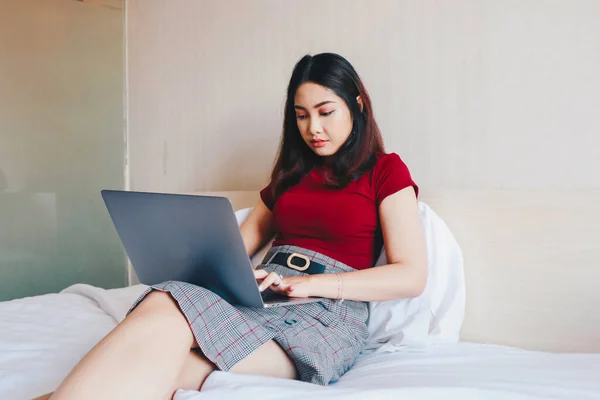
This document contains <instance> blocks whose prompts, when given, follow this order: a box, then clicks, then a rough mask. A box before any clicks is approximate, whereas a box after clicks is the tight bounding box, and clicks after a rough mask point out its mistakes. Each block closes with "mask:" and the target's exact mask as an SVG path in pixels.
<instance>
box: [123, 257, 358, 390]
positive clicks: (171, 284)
mask: <svg viewBox="0 0 600 400" xmlns="http://www.w3.org/2000/svg"><path fill="white" fill-rule="evenodd" d="M278 252H283V253H300V254H304V255H306V256H308V257H309V258H310V259H311V260H314V261H315V262H318V263H321V264H323V265H325V271H324V273H329V274H330V273H336V272H350V271H354V269H353V268H352V267H349V266H348V265H346V264H343V263H341V262H339V261H336V260H334V259H332V258H330V257H327V256H325V255H323V254H321V253H318V252H315V251H311V250H307V249H304V248H301V247H297V246H289V245H285V246H275V247H272V248H271V249H270V250H269V251H268V253H267V255H266V256H265V258H264V259H263V261H262V262H263V263H262V264H260V265H259V266H258V267H257V269H264V270H266V271H267V272H272V271H275V272H277V273H278V274H281V275H283V276H297V275H306V274H305V273H304V272H300V271H297V270H295V269H292V268H289V267H287V266H284V265H279V264H275V263H270V262H269V260H271V259H272V257H273V256H274V255H275V254H276V253H278ZM152 290H160V291H163V292H169V293H170V294H171V296H172V297H173V298H174V299H175V300H176V301H177V303H178V304H179V307H180V309H181V311H182V313H183V314H184V316H185V317H186V319H187V321H188V324H189V326H190V329H191V330H192V332H193V334H194V337H195V339H196V341H197V342H198V345H199V347H200V350H201V351H202V353H203V354H204V356H205V357H206V358H207V359H208V360H210V361H211V362H212V363H213V364H214V365H215V366H216V367H217V368H218V369H220V370H222V371H228V370H229V369H230V368H231V367H233V366H234V365H235V364H236V363H237V362H238V361H241V360H242V359H244V358H245V357H247V356H248V355H250V354H251V353H252V352H253V351H254V350H256V349H257V348H258V347H260V346H261V345H262V344H264V343H266V342H267V341H269V340H271V339H273V340H274V341H275V342H277V343H278V344H279V345H280V346H281V347H282V348H283V350H285V352H286V353H287V354H288V355H289V356H290V358H291V359H292V360H293V362H294V364H295V366H296V369H297V370H298V373H299V376H300V379H301V380H302V381H305V382H311V383H316V384H319V385H327V384H329V383H331V382H334V381H336V380H338V379H339V378H340V377H341V376H342V375H343V374H344V373H346V372H347V371H348V370H349V369H350V367H352V365H353V364H354V362H355V360H356V358H357V356H358V355H359V353H360V352H361V351H362V349H363V348H364V346H365V344H366V341H367V338H368V336H369V332H368V330H367V326H366V321H367V318H368V315H369V314H368V313H369V311H368V307H367V303H366V302H360V301H349V300H345V301H344V302H341V303H340V302H339V301H336V300H332V299H324V300H322V301H320V302H315V303H307V304H298V305H290V306H281V307H273V308H250V307H243V306H238V305H231V304H229V303H228V302H226V301H225V300H223V299H222V298H221V297H219V296H218V295H216V294H215V293H213V292H211V291H210V290H207V289H205V288H202V287H199V286H196V285H192V284H190V283H185V282H178V281H168V282H163V283H160V284H157V285H152V286H150V287H148V289H147V290H146V291H145V292H144V293H143V294H142V295H141V296H140V297H139V299H137V300H136V301H135V302H134V304H133V305H132V306H131V308H130V309H129V311H128V312H127V314H129V313H131V312H132V311H133V310H134V309H135V307H136V306H137V305H138V304H139V303H140V302H141V301H142V300H143V299H144V297H145V296H146V295H148V294H149V293H150V292H151V291H152Z"/></svg>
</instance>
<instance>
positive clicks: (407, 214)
mask: <svg viewBox="0 0 600 400" xmlns="http://www.w3.org/2000/svg"><path fill="white" fill-rule="evenodd" d="M379 216H380V221H381V230H382V233H383V241H384V246H385V253H386V255H387V259H388V263H389V264H386V265H382V266H380V267H376V268H369V269H365V270H361V271H355V272H348V273H344V274H343V276H342V279H343V289H344V298H346V299H349V300H361V301H384V300H392V299H398V298H408V297H417V296H419V295H420V294H421V293H422V292H423V290H424V289H425V284H426V281H427V250H426V247H425V236H424V233H423V228H422V225H421V221H420V220H419V211H418V205H417V201H416V196H415V192H414V189H413V188H412V187H408V188H405V189H403V190H401V191H399V192H397V193H394V194H393V195H390V196H388V197H386V198H385V199H384V200H383V201H382V202H381V205H380V207H379ZM314 278H315V279H314V283H313V285H314V289H313V290H314V293H313V294H312V295H313V296H320V297H329V298H336V296H337V293H338V288H337V286H338V282H337V277H336V276H327V275H319V276H314Z"/></svg>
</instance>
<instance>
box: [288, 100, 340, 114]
mask: <svg viewBox="0 0 600 400" xmlns="http://www.w3.org/2000/svg"><path fill="white" fill-rule="evenodd" d="M329 103H335V101H332V100H325V101H322V102H320V103H319V104H315V105H314V106H313V108H319V107H321V106H323V105H325V104H329ZM294 108H297V109H300V110H305V111H306V108H304V107H302V106H299V105H297V104H294Z"/></svg>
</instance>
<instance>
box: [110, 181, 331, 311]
mask: <svg viewBox="0 0 600 400" xmlns="http://www.w3.org/2000/svg"><path fill="white" fill-rule="evenodd" d="M101 194H102V198H103V199H104V203H105V204H106V208H107V209H108V212H109V214H110V217H111V219H112V221H113V224H114V226H115V228H116V230H117V233H118V235H119V238H120V239H121V242H122V243H123V247H124V248H125V252H126V253H127V256H128V257H129V260H130V261H131V264H132V266H133V269H134V270H135V272H136V274H137V276H138V278H139V280H140V282H141V283H143V284H146V285H154V284H157V283H160V282H164V281H170V280H174V281H182V282H188V283H192V284H194V285H197V286H202V287H204V288H206V289H208V290H210V291H212V292H214V293H216V294H217V295H219V296H221V297H222V298H223V299H224V300H226V301H227V302H228V303H231V304H239V305H242V306H247V307H257V308H266V307H277V306H284V305H291V304H302V303H310V302H315V301H320V300H322V299H321V298H317V297H310V298H291V297H288V296H285V295H282V294H279V293H276V292H273V291H271V290H269V289H267V290H265V291H264V292H261V291H260V290H259V289H258V284H257V282H256V279H255V278H254V272H253V268H252V262H251V261H250V258H249V257H248V254H247V253H246V247H245V246H244V242H243V239H242V234H241V232H240V229H239V226H238V222H237V219H236V216H235V212H234V210H233V206H232V204H231V201H230V200H229V199H228V198H226V197H217V196H197V195H182V194H164V193H145V192H130V191H121V190H102V191H101Z"/></svg>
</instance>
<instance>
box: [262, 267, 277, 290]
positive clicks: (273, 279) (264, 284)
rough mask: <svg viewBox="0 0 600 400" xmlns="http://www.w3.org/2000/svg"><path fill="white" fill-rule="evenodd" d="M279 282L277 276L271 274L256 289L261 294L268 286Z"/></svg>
mask: <svg viewBox="0 0 600 400" xmlns="http://www.w3.org/2000/svg"><path fill="white" fill-rule="evenodd" d="M279 280H280V278H279V275H277V274H276V273H275V272H271V273H270V274H269V275H267V277H266V278H265V279H263V281H262V282H261V284H260V286H258V289H259V290H260V291H261V292H262V291H263V290H265V289H266V288H268V287H269V286H271V285H273V283H276V282H279Z"/></svg>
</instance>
